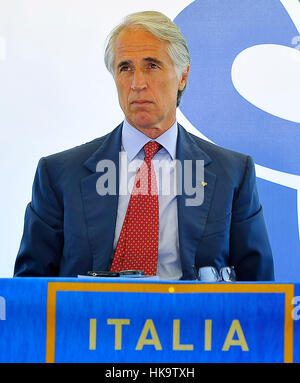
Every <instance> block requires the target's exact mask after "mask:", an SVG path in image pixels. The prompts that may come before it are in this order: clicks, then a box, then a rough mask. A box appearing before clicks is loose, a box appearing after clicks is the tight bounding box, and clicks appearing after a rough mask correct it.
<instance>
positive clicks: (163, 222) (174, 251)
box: [114, 119, 182, 280]
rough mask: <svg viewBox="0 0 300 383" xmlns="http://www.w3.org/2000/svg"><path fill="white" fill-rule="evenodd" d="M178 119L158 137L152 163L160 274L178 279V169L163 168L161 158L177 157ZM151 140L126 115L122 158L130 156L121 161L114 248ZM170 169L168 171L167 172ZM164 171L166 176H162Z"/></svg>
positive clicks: (169, 162)
mask: <svg viewBox="0 0 300 383" xmlns="http://www.w3.org/2000/svg"><path fill="white" fill-rule="evenodd" d="M177 131H178V128H177V122H175V123H174V125H173V126H172V127H171V128H170V129H168V130H167V131H166V132H165V133H163V134H162V135H161V136H159V137H158V138H156V139H155V140H153V141H157V142H158V143H160V144H161V145H162V148H161V149H160V150H159V151H158V152H157V153H156V154H155V155H154V157H153V160H152V161H153V165H154V170H155V174H156V180H157V186H158V194H159V245H158V261H157V275H158V276H159V277H160V279H165V280H178V279H180V278H181V276H182V268H181V262H180V255H179V239H178V217H177V199H176V188H174V187H173V185H174V181H175V169H174V167H172V166H166V167H164V168H163V169H164V170H162V169H161V166H162V164H163V163H162V161H166V162H165V164H166V165H168V164H171V163H172V161H173V160H175V158H176V141H177ZM149 141H152V140H151V138H149V137H147V136H146V135H144V134H143V133H142V132H140V131H139V130H137V129H135V128H134V127H133V126H131V125H130V124H129V123H128V122H127V121H126V119H125V120H124V123H123V128H122V148H121V150H122V158H123V159H126V155H127V159H126V160H124V161H121V163H120V178H119V179H120V184H119V192H120V195H119V203H118V212H117V221H116V230H115V238H114V251H115V249H116V247H117V243H118V239H119V236H120V233H121V230H122V225H123V221H124V218H125V215H126V211H127V207H128V203H129V199H130V193H131V190H132V187H133V181H134V177H135V174H136V172H137V170H138V168H139V167H140V165H141V163H142V162H143V160H144V157H145V153H144V149H143V147H144V145H145V144H146V143H147V142H149ZM166 172H168V173H166ZM162 175H163V177H162Z"/></svg>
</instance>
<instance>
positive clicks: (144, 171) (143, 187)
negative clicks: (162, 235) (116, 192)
mask: <svg viewBox="0 0 300 383" xmlns="http://www.w3.org/2000/svg"><path fill="white" fill-rule="evenodd" d="M160 148H161V145H160V144H159V143H157V142H155V141H150V142H148V143H147V144H146V145H145V146H144V151H145V159H144V162H143V163H142V165H141V167H140V168H139V170H138V172H137V174H136V176H135V180H134V186H133V189H132V192H131V196H130V200H129V204H128V208H127V212H126V216H125V219H124V222H123V226H122V230H121V234H120V238H119V241H118V245H117V248H116V251H115V255H114V258H113V262H112V265H111V268H110V271H122V270H143V271H144V273H145V275H156V269H157V255H158V235H159V207H158V192H157V184H156V176H155V172H154V167H153V163H152V161H151V160H152V158H153V156H154V155H155V153H157V152H158V150H159V149H160Z"/></svg>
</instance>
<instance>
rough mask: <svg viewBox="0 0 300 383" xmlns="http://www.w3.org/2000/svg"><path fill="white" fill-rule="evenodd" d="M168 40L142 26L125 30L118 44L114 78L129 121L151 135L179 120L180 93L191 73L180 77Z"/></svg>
mask: <svg viewBox="0 0 300 383" xmlns="http://www.w3.org/2000/svg"><path fill="white" fill-rule="evenodd" d="M167 47H168V43H167V42H166V41H161V40H158V39H157V38H156V37H155V36H154V35H152V34H151V33H150V32H148V31H145V30H143V29H140V28H133V27H132V28H127V29H124V30H123V31H122V32H121V33H120V34H119V36H118V37H117V39H116V41H115V45H114V67H113V68H114V79H115V82H116V86H117V90H118V96H119V102H120V106H121V108H122V110H123V112H124V114H125V117H126V119H127V121H128V122H129V123H130V124H131V125H133V126H134V127H135V128H136V129H138V130H141V131H142V132H143V133H144V134H146V135H147V136H149V137H151V138H156V137H158V136H160V135H161V134H162V133H163V132H165V131H166V130H167V129H169V128H170V127H171V126H172V124H173V123H174V121H175V116H176V101H177V92H178V90H182V89H183V88H184V86H185V83H186V80H187V76H188V72H187V73H186V74H185V75H183V76H182V77H181V78H180V79H178V77H177V74H176V71H175V67H174V64H173V62H172V60H171V58H170V56H169V54H168V51H167Z"/></svg>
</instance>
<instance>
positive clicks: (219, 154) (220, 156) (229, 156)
mask: <svg viewBox="0 0 300 383" xmlns="http://www.w3.org/2000/svg"><path fill="white" fill-rule="evenodd" d="M190 134H191V133H190ZM191 136H192V137H193V139H194V141H195V142H196V143H197V145H198V146H199V148H200V149H201V150H203V151H204V152H205V153H206V154H207V155H209V156H210V158H211V159H212V160H213V161H218V162H222V161H225V162H235V163H237V164H241V165H245V163H246V162H247V161H248V160H249V158H250V159H251V157H250V156H249V155H247V154H243V153H240V152H237V151H234V150H231V149H227V148H224V147H222V146H219V145H217V144H214V143H212V142H209V141H206V140H204V139H203V138H200V137H198V136H195V135H194V134H191ZM251 160H252V159H251Z"/></svg>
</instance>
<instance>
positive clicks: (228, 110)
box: [0, 0, 300, 281]
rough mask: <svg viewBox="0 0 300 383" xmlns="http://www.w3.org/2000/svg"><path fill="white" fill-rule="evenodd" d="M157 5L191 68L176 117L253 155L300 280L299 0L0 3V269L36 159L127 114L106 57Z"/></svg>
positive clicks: (8, 264) (272, 220) (273, 229)
mask: <svg viewBox="0 0 300 383" xmlns="http://www.w3.org/2000/svg"><path fill="white" fill-rule="evenodd" d="M149 9H152V10H158V11H162V12H164V13H165V14H166V15H168V16H169V17H170V18H171V19H173V20H174V21H175V22H176V23H177V24H178V25H179V27H180V28H181V30H182V32H183V34H184V35H185V37H186V39H187V42H188V45H189V48H190V52H191V56H192V65H191V73H190V78H189V83H188V87H187V91H186V93H185V95H184V97H183V101H182V104H181V106H180V108H179V109H178V115H177V117H178V121H179V122H181V123H182V124H183V125H184V126H185V127H186V128H187V129H188V130H189V131H191V132H192V133H194V134H197V135H198V136H200V137H203V138H204V139H206V140H209V141H212V142H214V143H216V144H218V145H221V146H224V147H227V148H229V149H233V150H236V151H239V152H242V153H245V154H249V155H251V156H252V157H253V159H254V161H255V164H256V172H257V177H258V187H259V192H260V199H261V203H262V205H263V207H264V212H265V219H266V223H267V226H268V231H269V235H270V239H271V244H272V248H273V253H274V260H275V275H276V279H277V280H278V281H300V242H299V238H300V224H299V222H300V152H299V150H300V149H299V148H300V2H299V1H298V0H195V1H190V0H172V1H171V0H170V1H169V0H168V1H161V0H152V1H151V4H150V3H149V2H148V1H145V0H137V1H136V0H132V1H130V2H123V1H120V0H110V1H109V2H103V1H100V0H52V1H50V0H43V1H40V0H0V128H1V134H0V143H1V151H0V167H1V188H0V198H1V199H0V200H1V220H0V243H1V246H0V277H10V276H12V273H13V265H14V261H15V257H16V254H17V251H18V247H19V242H20V239H21V235H22V231H23V218H24V212H25V206H26V204H27V203H28V202H29V201H30V198H31V186H32V181H33V177H34V173H35V169H36V166H37V162H38V160H39V159H40V157H42V156H45V155H48V154H52V153H55V152H58V151H61V150H64V149H67V148H70V147H72V146H75V145H80V144H81V143H83V142H86V141H89V140H92V139H94V138H95V137H99V136H101V135H103V134H106V133H108V132H109V131H111V130H112V129H113V128H114V127H115V126H116V125H117V124H118V123H119V122H120V121H121V120H122V118H123V114H122V111H121V109H120V108H119V105H118V99H117V94H116V90H115V86H114V82H113V79H112V77H111V76H110V74H109V73H108V72H107V71H106V69H105V66H104V63H103V51H104V46H105V39H106V36H107V34H108V33H109V32H110V30H111V29H112V27H113V26H115V25H116V24H117V23H118V22H119V21H120V20H121V18H122V17H123V16H124V15H126V14H128V13H131V12H135V11H141V10H149Z"/></svg>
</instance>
